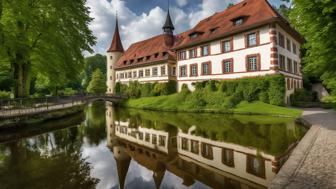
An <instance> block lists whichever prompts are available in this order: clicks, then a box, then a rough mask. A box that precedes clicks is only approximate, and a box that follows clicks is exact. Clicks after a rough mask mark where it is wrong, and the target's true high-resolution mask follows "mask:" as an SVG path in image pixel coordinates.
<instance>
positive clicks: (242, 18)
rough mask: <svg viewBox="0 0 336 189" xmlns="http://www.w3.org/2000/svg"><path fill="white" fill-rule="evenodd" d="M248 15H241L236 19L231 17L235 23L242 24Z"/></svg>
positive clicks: (236, 24)
mask: <svg viewBox="0 0 336 189" xmlns="http://www.w3.org/2000/svg"><path fill="white" fill-rule="evenodd" d="M247 17H248V16H239V17H236V18H234V19H231V21H232V22H233V25H235V26H239V25H242V24H243V23H244V22H245V21H246V19H247Z"/></svg>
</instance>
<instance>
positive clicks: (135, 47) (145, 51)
mask: <svg viewBox="0 0 336 189" xmlns="http://www.w3.org/2000/svg"><path fill="white" fill-rule="evenodd" d="M168 37H169V35H167V34H161V35H158V36H155V37H152V38H150V39H147V40H144V41H140V42H137V43H134V44H132V45H131V46H130V47H129V48H128V49H127V51H126V52H125V53H124V55H123V56H121V57H120V59H119V60H118V62H117V65H116V68H117V69H122V68H125V67H132V66H139V65H143V64H149V63H155V62H159V61H164V60H175V59H176V58H175V57H176V55H175V53H174V52H173V51H171V47H170V46H168V45H167V43H166V40H169V39H167V38H168Z"/></svg>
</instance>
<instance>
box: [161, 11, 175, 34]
mask: <svg viewBox="0 0 336 189" xmlns="http://www.w3.org/2000/svg"><path fill="white" fill-rule="evenodd" d="M165 28H168V29H171V30H174V29H175V28H174V25H173V22H172V20H171V17H170V13H169V9H168V12H167V18H166V22H165V24H164V25H163V27H162V29H165Z"/></svg>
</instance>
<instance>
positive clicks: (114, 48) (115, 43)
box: [107, 17, 124, 52]
mask: <svg viewBox="0 0 336 189" xmlns="http://www.w3.org/2000/svg"><path fill="white" fill-rule="evenodd" d="M107 52H124V47H123V45H122V43H121V39H120V34H119V23H118V17H116V25H115V29H114V35H113V39H112V42H111V46H110V48H109V49H108V50H107Z"/></svg>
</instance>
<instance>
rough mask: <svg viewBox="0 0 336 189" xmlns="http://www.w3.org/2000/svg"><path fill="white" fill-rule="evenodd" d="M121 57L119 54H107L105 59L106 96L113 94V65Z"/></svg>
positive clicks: (114, 79)
mask: <svg viewBox="0 0 336 189" xmlns="http://www.w3.org/2000/svg"><path fill="white" fill-rule="evenodd" d="M122 55H123V53H121V52H107V54H106V59H107V72H106V75H107V81H106V85H107V91H106V94H114V87H115V81H116V78H115V65H116V63H117V61H118V60H119V58H120V57H121V56H122Z"/></svg>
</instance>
